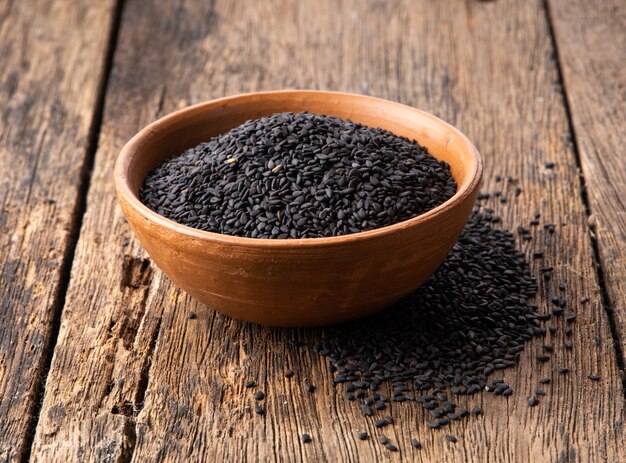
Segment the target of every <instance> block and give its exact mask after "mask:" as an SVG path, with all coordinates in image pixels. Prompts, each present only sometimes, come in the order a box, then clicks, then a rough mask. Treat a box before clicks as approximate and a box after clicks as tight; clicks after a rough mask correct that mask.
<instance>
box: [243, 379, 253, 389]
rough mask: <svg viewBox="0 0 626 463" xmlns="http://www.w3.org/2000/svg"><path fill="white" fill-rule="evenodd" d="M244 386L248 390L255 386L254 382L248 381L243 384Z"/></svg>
mask: <svg viewBox="0 0 626 463" xmlns="http://www.w3.org/2000/svg"><path fill="white" fill-rule="evenodd" d="M244 386H246V388H248V389H250V388H251V387H254V386H256V382H255V381H253V380H251V379H249V380H248V381H246V382H245V384H244Z"/></svg>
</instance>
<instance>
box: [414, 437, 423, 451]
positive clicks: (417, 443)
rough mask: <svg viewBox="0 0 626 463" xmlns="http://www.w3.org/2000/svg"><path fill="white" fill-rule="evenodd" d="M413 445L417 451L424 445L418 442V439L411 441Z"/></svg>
mask: <svg viewBox="0 0 626 463" xmlns="http://www.w3.org/2000/svg"><path fill="white" fill-rule="evenodd" d="M411 445H412V446H413V447H415V448H416V449H421V448H422V443H421V442H420V441H418V440H417V439H411Z"/></svg>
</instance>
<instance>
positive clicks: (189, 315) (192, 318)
mask: <svg viewBox="0 0 626 463" xmlns="http://www.w3.org/2000/svg"><path fill="white" fill-rule="evenodd" d="M187 318H188V319H189V320H195V319H196V318H198V316H197V315H196V313H195V312H188V313H187Z"/></svg>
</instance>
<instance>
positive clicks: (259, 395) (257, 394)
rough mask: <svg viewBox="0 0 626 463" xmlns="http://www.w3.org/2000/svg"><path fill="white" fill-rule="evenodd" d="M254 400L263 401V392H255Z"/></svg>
mask: <svg viewBox="0 0 626 463" xmlns="http://www.w3.org/2000/svg"><path fill="white" fill-rule="evenodd" d="M254 398H255V400H263V399H265V392H263V391H257V392H255V393H254Z"/></svg>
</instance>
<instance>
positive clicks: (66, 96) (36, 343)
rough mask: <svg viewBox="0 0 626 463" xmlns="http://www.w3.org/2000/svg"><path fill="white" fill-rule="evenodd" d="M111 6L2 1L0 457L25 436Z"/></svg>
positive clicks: (20, 450)
mask: <svg viewBox="0 0 626 463" xmlns="http://www.w3.org/2000/svg"><path fill="white" fill-rule="evenodd" d="M113 5H114V1H112V0H106V1H101V2H90V1H56V2H49V1H39V0H34V1H28V2H20V1H1V2H0V230H2V232H1V233H0V460H1V461H11V460H16V459H19V458H20V457H21V456H22V455H23V454H24V451H25V448H26V447H27V446H29V443H28V442H27V440H28V439H29V438H30V437H32V430H29V422H30V420H31V419H32V417H33V413H34V410H35V403H36V401H37V400H38V397H37V395H38V394H39V392H38V391H40V390H41V386H42V383H43V381H44V377H43V375H44V372H43V371H42V370H43V368H44V367H45V363H46V362H47V360H46V359H48V360H49V353H48V352H47V349H48V345H49V343H50V339H51V334H52V333H53V332H54V329H53V325H54V322H53V320H54V318H55V316H57V317H58V313H59V304H60V300H59V298H60V296H61V294H60V293H61V292H62V290H63V289H62V288H60V286H61V284H62V283H60V282H61V281H62V278H63V272H65V274H67V271H68V269H69V267H68V266H69V261H68V259H69V257H70V255H71V248H72V247H73V245H74V244H75V238H76V233H77V230H76V227H77V223H78V222H77V221H76V212H77V205H78V204H79V201H80V195H81V193H82V191H81V188H82V186H81V185H82V184H83V183H84V181H85V179H84V177H85V176H84V171H85V166H86V165H87V164H86V163H87V158H88V149H89V143H90V133H91V126H92V123H93V120H94V111H95V109H96V105H97V100H98V96H99V94H100V92H101V85H102V82H103V70H104V66H105V61H106V50H107V47H108V44H109V33H110V29H111V18H112V13H113ZM50 18H54V20H52V21H51V20H50ZM72 235H73V236H72ZM64 269H65V270H64ZM29 433H30V435H29Z"/></svg>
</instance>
